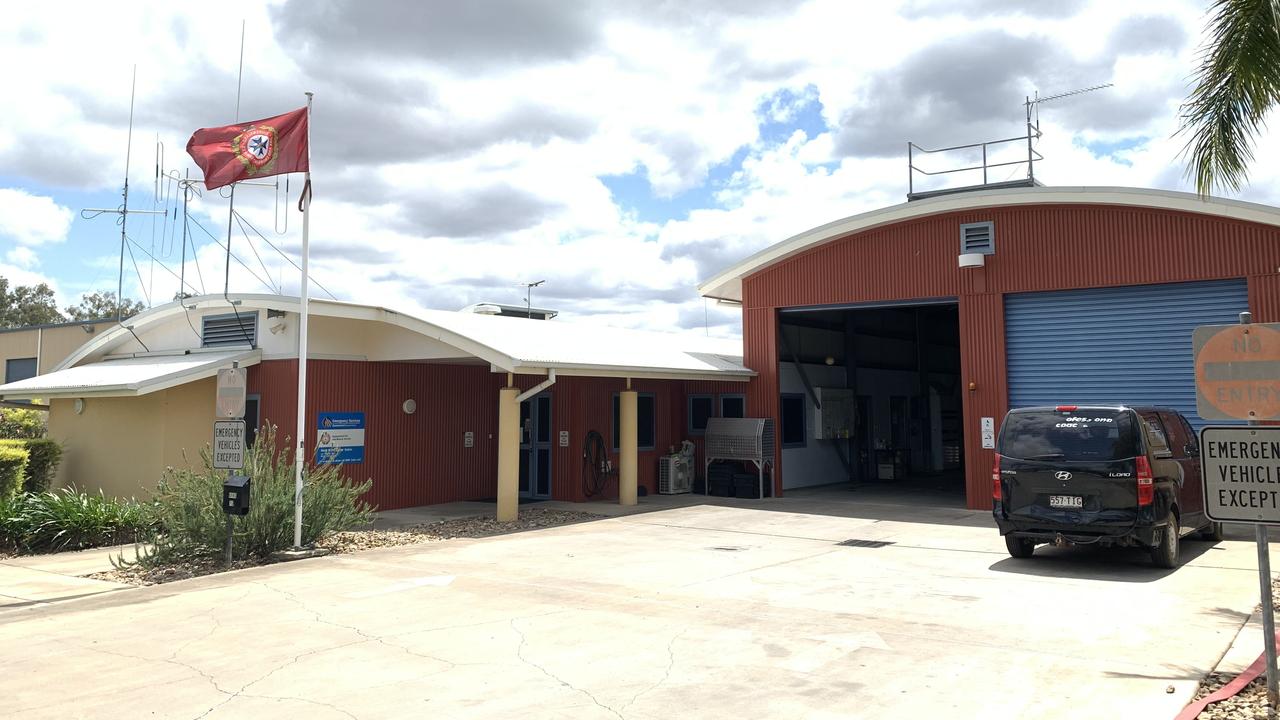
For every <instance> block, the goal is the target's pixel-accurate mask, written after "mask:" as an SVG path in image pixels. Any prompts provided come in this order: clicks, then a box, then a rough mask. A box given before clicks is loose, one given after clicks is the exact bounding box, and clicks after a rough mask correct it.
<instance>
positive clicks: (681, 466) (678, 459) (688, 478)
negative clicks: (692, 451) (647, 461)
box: [658, 453, 693, 495]
mask: <svg viewBox="0 0 1280 720" xmlns="http://www.w3.org/2000/svg"><path fill="white" fill-rule="evenodd" d="M692 471H693V465H692V463H690V462H689V459H688V457H687V456H686V455H683V454H681V453H676V454H675V455H663V456H662V457H660V458H658V494H659V495H680V494H682V493H687V492H690V491H692V489H693V472H692Z"/></svg>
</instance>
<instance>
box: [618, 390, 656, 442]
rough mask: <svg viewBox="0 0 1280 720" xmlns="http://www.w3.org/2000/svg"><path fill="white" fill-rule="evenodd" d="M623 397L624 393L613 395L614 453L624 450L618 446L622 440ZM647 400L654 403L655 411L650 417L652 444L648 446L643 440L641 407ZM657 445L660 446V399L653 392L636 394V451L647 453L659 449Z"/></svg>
mask: <svg viewBox="0 0 1280 720" xmlns="http://www.w3.org/2000/svg"><path fill="white" fill-rule="evenodd" d="M621 397H622V393H614V394H613V451H614V452H620V451H621V450H622V448H620V447H619V446H618V445H619V442H620V440H621V438H622V422H621V419H622V402H621V400H620V398H621ZM645 398H649V402H650V403H652V406H653V411H652V413H651V415H650V423H649V426H650V434H651V437H650V441H651V442H650V444H648V445H645V444H644V443H643V442H642V440H643V439H644V432H643V430H642V429H641V427H640V421H641V417H642V413H641V412H640V405H641V403H642V402H643V401H644V399H645ZM657 444H658V397H657V395H656V394H654V393H651V392H637V393H636V450H637V451H638V452H646V451H649V450H653V449H654V448H655V447H657Z"/></svg>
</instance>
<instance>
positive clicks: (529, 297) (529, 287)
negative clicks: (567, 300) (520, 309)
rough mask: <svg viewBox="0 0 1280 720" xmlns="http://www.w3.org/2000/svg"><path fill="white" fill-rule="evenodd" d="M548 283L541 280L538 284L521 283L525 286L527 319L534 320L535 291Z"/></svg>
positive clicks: (525, 312)
mask: <svg viewBox="0 0 1280 720" xmlns="http://www.w3.org/2000/svg"><path fill="white" fill-rule="evenodd" d="M544 282H546V280H539V281H538V282H531V283H521V284H522V285H524V314H525V317H527V318H530V319H532V318H533V289H534V288H536V287H538V286H539V285H541V284H542V283H544Z"/></svg>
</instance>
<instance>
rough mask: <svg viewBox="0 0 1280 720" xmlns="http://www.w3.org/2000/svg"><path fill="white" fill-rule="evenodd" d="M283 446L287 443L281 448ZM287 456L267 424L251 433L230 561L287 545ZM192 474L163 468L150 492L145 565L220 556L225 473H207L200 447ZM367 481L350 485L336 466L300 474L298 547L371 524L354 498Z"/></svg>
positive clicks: (290, 480)
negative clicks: (244, 499) (243, 507)
mask: <svg viewBox="0 0 1280 720" xmlns="http://www.w3.org/2000/svg"><path fill="white" fill-rule="evenodd" d="M286 445H287V443H286ZM292 454H293V453H292V450H291V449H288V450H285V451H284V452H281V450H280V448H279V447H278V446H277V443H276V431H275V427H274V426H270V425H268V426H265V427H263V428H262V430H261V432H259V433H258V437H257V441H256V442H255V443H254V447H252V448H250V449H249V450H248V452H246V453H245V467H244V470H243V473H244V474H246V475H248V476H249V478H250V482H251V486H250V491H249V497H250V502H249V514H248V515H245V516H237V517H236V518H235V531H234V533H233V540H232V554H233V556H234V557H237V558H247V557H259V558H262V557H267V556H268V555H270V554H271V553H273V552H276V551H278V550H284V549H286V548H289V547H292V545H293V512H294V509H293V494H294V465H293V462H292ZM200 457H201V460H202V467H201V468H199V469H197V470H190V469H179V468H167V469H166V470H165V473H164V475H163V476H162V477H161V479H160V483H159V485H158V486H157V488H156V496H155V503H154V505H153V506H152V512H153V513H154V514H153V516H152V519H153V521H154V530H153V531H152V533H151V536H150V537H149V538H148V541H149V542H150V543H151V544H152V545H153V547H154V550H153V552H152V554H151V555H150V556H149V557H147V558H144V559H143V560H142V562H144V563H146V564H162V563H166V562H171V561H174V560H182V559H188V558H199V557H216V556H218V555H220V554H222V553H223V552H225V547H226V515H225V514H223V512H222V483H223V481H224V480H225V479H226V477H227V475H228V473H227V471H225V470H215V469H213V463H212V461H211V459H210V456H209V449H208V447H207V446H206V447H205V448H204V449H203V450H202V451H201V453H200ZM372 486H373V481H372V480H366V481H365V482H363V483H360V484H358V485H357V484H354V483H352V482H350V481H348V480H346V479H345V478H343V477H342V475H341V473H340V472H339V470H338V466H336V465H314V466H311V467H310V468H309V469H308V471H307V473H306V484H305V486H304V488H303V502H302V542H303V544H304V545H310V544H312V543H314V542H315V541H316V539H317V538H320V537H322V536H324V535H327V534H329V533H332V532H337V531H340V530H347V529H350V528H353V527H356V526H359V525H364V524H368V523H369V522H370V521H371V520H372V516H373V508H371V507H370V506H369V505H368V504H367V503H365V502H362V501H361V500H360V496H361V495H363V494H364V493H365V492H367V491H368V490H369V488H370V487H372Z"/></svg>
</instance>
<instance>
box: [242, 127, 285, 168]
mask: <svg viewBox="0 0 1280 720" xmlns="http://www.w3.org/2000/svg"><path fill="white" fill-rule="evenodd" d="M231 147H232V148H233V149H234V150H235V153H236V157H237V158H239V159H240V162H242V163H244V169H245V171H246V172H247V173H249V174H250V175H256V174H258V173H259V172H262V171H263V170H264V169H267V170H269V169H270V165H271V162H272V161H273V160H275V159H276V129H275V128H273V127H271V126H270V125H250V126H249V128H248V129H246V130H245V131H244V132H242V133H240V134H239V135H237V136H236V137H235V138H234V139H233V140H232V141H231Z"/></svg>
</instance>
